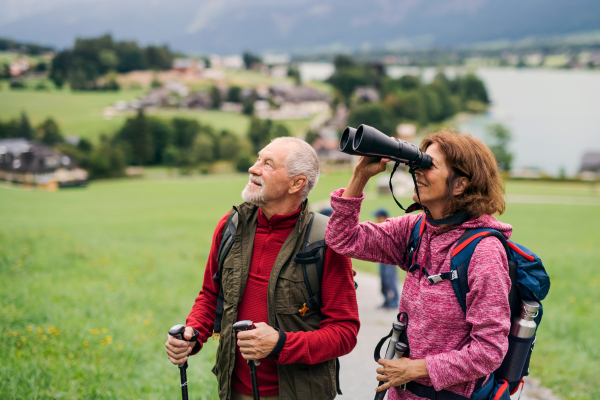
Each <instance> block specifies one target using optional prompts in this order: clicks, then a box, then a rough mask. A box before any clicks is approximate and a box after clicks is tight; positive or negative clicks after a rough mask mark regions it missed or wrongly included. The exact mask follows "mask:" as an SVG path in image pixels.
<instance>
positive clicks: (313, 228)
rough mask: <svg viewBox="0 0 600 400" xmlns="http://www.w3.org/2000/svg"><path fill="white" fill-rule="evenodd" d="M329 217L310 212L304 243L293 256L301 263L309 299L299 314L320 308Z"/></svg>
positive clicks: (295, 260) (296, 261)
mask: <svg viewBox="0 0 600 400" xmlns="http://www.w3.org/2000/svg"><path fill="white" fill-rule="evenodd" d="M328 221H329V217H327V216H325V215H322V214H317V213H315V212H311V217H310V222H309V223H308V227H307V228H306V235H305V236H304V243H303V244H302V248H301V249H300V253H298V254H296V255H295V256H294V262H295V263H297V264H300V265H302V274H303V275H304V283H305V284H306V288H307V289H308V295H309V296H310V297H309V299H308V300H307V301H306V303H304V306H303V307H302V310H303V311H301V314H302V316H304V313H306V311H308V310H309V309H316V310H318V309H320V308H321V283H322V281H323V260H324V259H325V251H326V250H327V245H326V244H325V227H326V226H327V222H328Z"/></svg>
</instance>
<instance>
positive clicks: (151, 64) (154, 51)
mask: <svg viewBox="0 0 600 400" xmlns="http://www.w3.org/2000/svg"><path fill="white" fill-rule="evenodd" d="M144 55H145V58H146V66H147V68H149V69H153V70H161V71H166V70H169V69H171V65H172V64H173V54H171V51H170V50H169V47H168V46H148V47H146V49H145V50H144Z"/></svg>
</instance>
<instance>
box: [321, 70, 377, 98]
mask: <svg viewBox="0 0 600 400" xmlns="http://www.w3.org/2000/svg"><path fill="white" fill-rule="evenodd" d="M327 82H329V83H330V84H331V85H332V86H333V87H334V88H336V89H337V90H339V91H340V93H341V94H342V96H344V98H345V99H346V101H348V99H349V98H350V96H352V93H354V91H355V90H356V88H357V87H359V86H368V85H370V84H372V83H373V82H374V76H373V75H372V73H371V72H370V71H369V70H368V69H365V68H359V67H353V68H350V67H346V68H342V69H338V70H336V71H335V72H334V74H333V75H331V76H330V77H329V79H327Z"/></svg>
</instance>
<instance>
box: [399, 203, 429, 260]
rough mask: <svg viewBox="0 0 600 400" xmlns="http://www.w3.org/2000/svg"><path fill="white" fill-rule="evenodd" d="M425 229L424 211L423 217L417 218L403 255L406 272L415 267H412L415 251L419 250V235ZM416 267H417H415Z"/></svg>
mask: <svg viewBox="0 0 600 400" xmlns="http://www.w3.org/2000/svg"><path fill="white" fill-rule="evenodd" d="M424 230H425V213H423V217H421V218H419V220H418V221H417V223H416V224H415V226H414V227H413V230H412V232H411V234H410V239H409V240H408V247H407V248H406V255H405V256H404V264H405V265H406V266H407V269H408V272H413V271H414V270H415V269H416V268H413V267H414V265H413V264H414V261H415V259H414V258H415V253H416V252H417V251H418V250H419V244H420V241H421V235H422V234H423V231H424ZM417 268H418V267H417Z"/></svg>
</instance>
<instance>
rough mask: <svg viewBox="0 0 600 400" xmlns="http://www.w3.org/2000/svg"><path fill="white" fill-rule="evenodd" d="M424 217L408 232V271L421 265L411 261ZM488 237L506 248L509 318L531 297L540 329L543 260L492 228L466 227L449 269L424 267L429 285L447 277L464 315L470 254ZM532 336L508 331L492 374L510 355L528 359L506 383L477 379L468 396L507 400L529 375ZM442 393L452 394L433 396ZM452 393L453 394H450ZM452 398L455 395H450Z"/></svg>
mask: <svg viewBox="0 0 600 400" xmlns="http://www.w3.org/2000/svg"><path fill="white" fill-rule="evenodd" d="M424 219H425V215H423V218H421V219H419V221H418V222H417V224H416V225H415V227H414V228H413V231H412V233H411V237H410V241H409V246H408V249H409V251H408V253H407V256H408V261H409V262H410V267H409V269H408V272H413V271H414V270H416V269H418V268H420V265H419V264H415V262H414V261H415V259H416V253H417V251H418V249H419V246H420V239H421V235H422V233H423V230H424V229H425V224H424V223H423V221H424ZM489 236H493V237H496V238H498V240H500V243H502V245H503V246H504V249H505V250H506V255H507V258H508V269H509V276H510V280H511V289H510V294H509V303H510V310H511V320H512V319H513V318H515V317H520V316H521V310H522V301H523V300H533V301H536V302H538V303H540V308H539V312H538V314H537V316H536V317H535V318H534V320H535V322H536V324H537V327H538V328H539V326H540V322H541V320H542V315H543V308H542V305H541V300H544V298H545V297H546V295H547V294H548V291H549V290H550V277H549V276H548V274H547V273H546V270H545V269H544V266H543V265H542V260H540V258H539V257H538V256H537V255H535V254H534V253H533V252H532V251H531V250H529V249H528V248H526V247H525V246H522V245H520V244H517V243H514V242H512V241H510V240H506V238H505V237H504V235H502V233H500V232H499V231H497V230H495V229H492V228H476V229H467V230H466V231H465V232H464V233H463V235H462V236H461V237H460V238H459V239H458V242H457V245H456V247H455V248H454V250H453V251H452V258H451V263H450V271H448V272H444V273H441V274H438V275H429V274H428V273H427V271H426V270H425V268H423V273H424V274H425V276H426V277H427V280H428V281H429V282H430V283H431V284H436V283H439V282H442V281H445V280H449V281H450V282H451V283H452V288H453V289H454V293H455V294H456V298H457V299H458V302H459V304H460V307H461V308H462V310H463V311H464V312H465V314H466V311H467V305H466V299H467V293H469V290H470V289H469V284H468V273H469V264H470V262H471V257H472V256H473V252H474V251H475V247H476V246H477V244H478V243H479V242H480V241H481V239H483V238H485V237H489ZM536 333H537V332H536ZM535 337H536V335H534V336H533V337H532V338H529V339H522V338H518V337H515V336H513V335H510V334H509V337H508V342H509V348H508V352H507V353H506V356H505V357H504V361H503V362H502V365H501V366H500V368H498V369H497V370H496V371H494V374H495V375H500V376H504V374H503V370H504V369H506V368H508V367H509V366H510V367H511V369H512V368H514V363H513V364H511V360H514V359H515V358H519V357H513V355H514V354H517V355H518V354H523V353H524V352H527V358H526V359H525V360H524V364H519V365H518V367H517V369H519V368H522V369H521V371H522V372H521V374H520V376H519V378H518V379H517V380H515V381H510V382H507V381H505V380H503V379H494V377H491V379H489V381H488V382H487V383H486V384H485V385H484V386H481V384H482V383H483V381H484V379H485V377H484V378H481V379H480V381H478V385H476V387H475V388H476V390H475V392H474V393H473V395H472V396H471V399H493V400H510V394H512V393H515V392H516V391H517V389H518V388H519V387H520V386H521V384H523V379H522V378H523V377H524V376H527V375H529V361H530V357H531V352H532V351H533V345H534V343H535ZM521 359H522V357H521ZM444 392H445V393H451V392H447V391H444V390H442V391H441V392H438V393H439V394H438V397H436V398H437V399H443V398H444V395H443V393H444ZM440 394H441V396H440ZM417 395H418V394H417ZM452 395H456V394H455V393H452ZM460 397H462V396H460ZM449 398H450V397H449ZM452 398H455V397H454V396H452ZM463 398H464V397H463Z"/></svg>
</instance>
